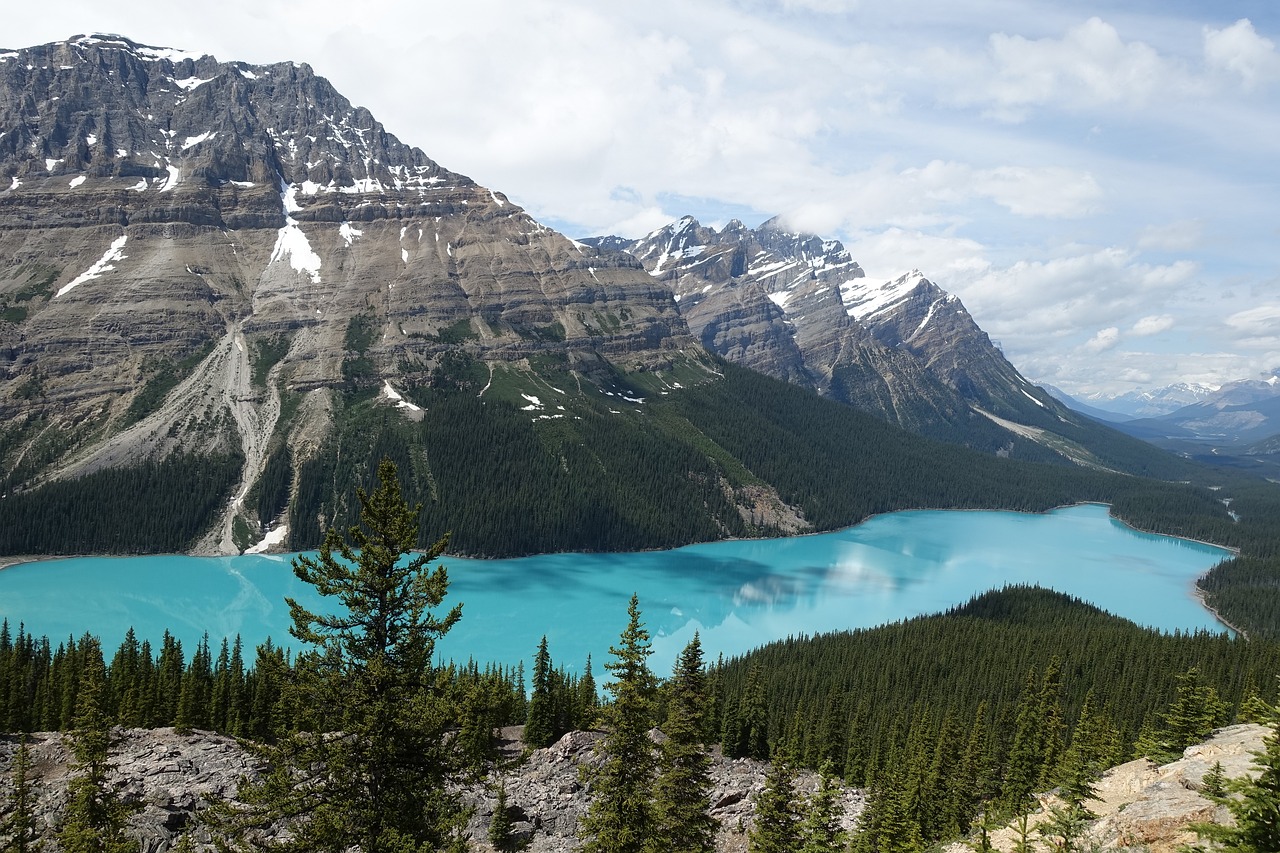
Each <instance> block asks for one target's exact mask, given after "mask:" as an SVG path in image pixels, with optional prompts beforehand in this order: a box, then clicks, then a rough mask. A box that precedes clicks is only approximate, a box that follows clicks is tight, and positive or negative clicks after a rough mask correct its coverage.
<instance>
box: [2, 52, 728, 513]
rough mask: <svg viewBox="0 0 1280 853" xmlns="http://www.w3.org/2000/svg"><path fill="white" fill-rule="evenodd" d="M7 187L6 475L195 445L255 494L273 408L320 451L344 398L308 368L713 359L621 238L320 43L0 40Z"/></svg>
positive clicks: (344, 382)
mask: <svg viewBox="0 0 1280 853" xmlns="http://www.w3.org/2000/svg"><path fill="white" fill-rule="evenodd" d="M0 186H2V187H3V189H0V258H3V260H0V317H2V318H3V321H2V322H0V422H3V423H4V424H5V426H4V428H3V436H2V437H0V458H4V461H5V465H4V468H3V469H2V474H0V492H2V491H8V490H12V489H22V488H29V487H31V486H32V485H35V484H37V483H39V482H44V481H46V480H48V479H50V478H51V477H69V476H78V475H83V474H87V473H92V472H94V471H98V470H102V469H105V468H111V467H115V466H118V465H120V464H122V463H126V462H131V461H137V460H139V459H148V458H157V457H164V456H166V455H168V454H170V453H171V452H173V451H174V450H176V449H197V450H199V451H200V452H203V453H209V452H218V451H222V452H227V453H232V454H241V455H243V457H244V460H243V462H244V464H243V471H242V475H241V476H240V477H239V485H238V487H237V494H238V495H239V496H241V497H244V496H245V495H246V494H247V492H248V490H249V489H250V487H251V485H252V484H253V483H254V482H255V481H256V480H257V479H258V476H259V475H260V473H261V471H262V467H263V465H264V464H265V460H266V457H267V455H268V453H269V451H270V446H271V443H272V439H273V436H275V435H276V433H277V432H278V429H277V427H278V426H280V427H281V428H283V427H284V426H285V425H284V424H280V423H278V422H279V421H280V418H281V410H282V408H284V409H289V408H291V407H292V408H293V409H294V411H293V412H286V415H288V417H289V418H291V422H290V424H288V428H289V430H290V435H289V436H288V441H289V443H290V444H291V445H295V446H296V448H297V449H298V450H301V451H302V452H303V454H304V455H306V454H309V453H314V451H315V449H316V448H317V446H318V444H319V442H320V440H321V439H322V437H323V436H324V435H327V434H328V433H329V432H330V431H331V428H332V423H333V421H334V407H333V400H332V398H331V396H330V395H327V394H319V395H317V394H313V393H312V392H314V391H317V390H320V389H335V388H339V387H344V388H345V387H364V388H373V389H377V388H379V387H382V388H383V391H384V393H383V396H384V397H385V398H387V399H388V400H391V401H393V402H396V401H399V402H403V401H401V400H399V397H398V395H399V394H400V391H397V390H396V388H397V387H399V388H400V389H401V390H405V389H406V388H407V387H408V386H413V385H418V384H427V383H429V382H430V381H431V380H432V378H433V377H436V378H437V379H439V377H441V376H442V375H446V374H448V373H449V371H451V370H456V369H457V368H458V364H459V359H466V360H468V363H478V364H482V365H487V367H486V368H485V370H486V372H487V373H488V375H489V378H490V379H492V380H493V384H494V385H495V386H496V385H498V384H500V383H499V382H498V380H499V379H500V378H501V374H502V373H503V372H504V369H506V368H510V369H511V370H513V371H515V372H520V371H521V370H523V369H526V368H527V366H528V365H529V364H530V363H531V362H532V361H536V360H538V359H548V358H549V359H553V360H558V361H560V362H563V364H564V365H565V366H566V367H567V368H568V369H569V370H571V371H572V372H573V373H574V374H575V375H577V376H581V377H584V378H585V379H586V380H587V381H598V382H601V383H604V384H605V385H607V384H608V383H610V382H612V377H613V375H614V373H615V372H616V371H623V372H626V371H664V370H670V369H672V368H673V367H675V366H677V365H691V370H692V371H693V374H694V375H702V376H704V377H705V376H709V375H711V374H710V373H708V372H707V370H705V369H703V368H700V367H699V366H698V365H700V364H703V363H705V362H707V361H708V359H707V356H706V354H705V353H704V352H703V351H702V350H701V348H700V347H698V346H697V344H696V342H695V341H694V339H693V338H692V337H691V336H690V335H689V333H688V330H687V327H686V325H685V323H684V321H683V320H682V319H681V318H680V317H679V314H678V312H677V311H676V307H675V303H674V301H673V299H672V296H671V293H670V292H669V291H668V290H666V289H665V288H663V287H662V286H661V285H660V284H659V283H657V282H655V281H653V279H652V278H651V277H649V276H648V275H646V274H645V273H644V271H643V270H642V269H641V268H640V266H639V264H638V263H636V262H635V261H634V260H632V259H631V258H630V257H629V256H626V255H620V254H616V253H600V252H597V251H595V250H593V249H589V248H588V247H585V246H583V245H581V244H575V243H573V242H572V241H570V240H568V239H566V238H565V237H563V236H562V235H560V234H558V233H556V232H554V231H552V230H550V229H548V228H545V227H544V226H542V225H541V224H539V223H538V222H536V221H535V220H533V219H532V218H531V217H529V216H528V215H527V214H526V213H525V212H524V211H523V210H521V209H520V208H519V207H517V206H516V205H514V204H512V203H511V202H510V201H509V200H508V199H507V198H506V197H505V196H503V195H501V194H500V193H497V192H494V191H491V190H489V189H487V188H485V187H482V186H480V185H478V184H476V183H475V182H474V181H472V180H471V179H469V178H467V177H465V176H462V175H459V174H456V173H454V172H451V171H449V170H447V169H445V168H443V167H442V166H440V165H439V164H437V163H435V162H434V161H432V160H431V159H430V158H428V157H427V156H426V155H425V154H424V153H423V152H422V151H420V150H418V149H416V148H411V147H409V146H407V145H404V144H403V143H401V142H400V141H399V140H397V139H396V138H395V137H394V136H392V135H391V134H389V133H388V132H387V131H386V130H385V129H384V128H383V126H382V125H381V124H380V123H378V122H377V121H376V120H375V119H374V118H373V116H371V115H370V114H369V112H368V111H367V110H364V109H363V108H359V107H354V106H352V105H351V103H350V102H349V101H347V100H346V99H345V98H344V97H342V96H341V95H339V94H338V93H337V92H336V91H335V90H334V89H333V87H332V86H331V85H330V84H329V83H328V82H327V81H326V80H324V79H323V78H321V77H318V76H316V75H315V74H314V73H313V72H312V70H311V69H310V68H309V67H307V66H306V65H299V64H294V63H289V62H286V63H278V64H274V65H269V66H259V65H248V64H245V63H239V62H220V61H218V60H216V59H215V58H213V57H210V56H199V55H197V54H190V53H182V52H179V51H174V50H168V49H158V48H152V47H147V46H144V45H140V44H137V43H135V42H132V41H130V40H128V39H125V38H121V37H118V36H85V37H78V38H73V39H70V40H68V41H65V42H59V43H54V44H48V45H43V46H40V47H33V48H28V49H24V50H17V51H9V52H5V53H0ZM282 393H283V394H284V395H285V396H287V397H290V399H288V400H285V401H283V402H282V399H281V394H282ZM291 395H300V399H299V400H293V399H292V396H291ZM504 395H505V396H507V397H509V398H514V400H516V401H520V400H521V398H520V395H519V393H517V392H515V391H513V390H512V389H510V388H504V389H501V391H500V390H499V389H497V388H495V389H494V391H493V396H494V397H500V396H504ZM404 410H405V411H408V412H410V413H412V412H413V409H412V407H411V406H409V405H408V404H406V406H405V407H404ZM277 440H278V439H277ZM228 530H229V528H228Z"/></svg>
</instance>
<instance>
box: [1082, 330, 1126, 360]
mask: <svg viewBox="0 0 1280 853" xmlns="http://www.w3.org/2000/svg"><path fill="white" fill-rule="evenodd" d="M1118 343H1120V330H1119V329H1117V328H1116V327H1115V326H1108V327H1107V328H1105V329H1099V330H1098V333H1097V334H1096V335H1094V336H1093V337H1092V338H1090V339H1089V340H1088V341H1087V342H1086V343H1085V345H1084V347H1083V349H1084V351H1085V352H1088V353H1093V354H1097V353H1100V352H1106V351H1107V350H1109V349H1111V348H1112V347H1114V346H1115V345H1116V344H1118Z"/></svg>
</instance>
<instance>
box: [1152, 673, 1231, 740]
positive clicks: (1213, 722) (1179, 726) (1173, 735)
mask: <svg viewBox="0 0 1280 853" xmlns="http://www.w3.org/2000/svg"><path fill="white" fill-rule="evenodd" d="M1177 681H1178V689H1177V695H1176V696H1175V697H1174V700H1173V702H1172V703H1171V704H1170V705H1169V710H1168V711H1166V712H1165V714H1164V728H1165V735H1166V737H1167V738H1168V740H1169V744H1170V747H1171V748H1172V749H1173V751H1174V752H1175V753H1181V752H1182V750H1184V749H1186V748H1187V747H1189V746H1191V745H1192V744H1194V743H1199V742H1200V741H1202V740H1204V739H1205V738H1207V737H1208V736H1209V735H1210V734H1212V733H1213V730H1214V729H1215V728H1216V727H1217V726H1218V725H1219V724H1220V723H1221V721H1222V720H1223V718H1224V717H1225V715H1226V709H1225V708H1224V706H1223V704H1222V702H1221V700H1219V699H1218V691H1217V690H1214V689H1213V687H1211V686H1209V685H1205V684H1201V683H1200V670H1199V669H1198V668H1195V667H1192V668H1191V669H1189V670H1187V671H1186V672H1184V673H1182V674H1181V675H1179V676H1177Z"/></svg>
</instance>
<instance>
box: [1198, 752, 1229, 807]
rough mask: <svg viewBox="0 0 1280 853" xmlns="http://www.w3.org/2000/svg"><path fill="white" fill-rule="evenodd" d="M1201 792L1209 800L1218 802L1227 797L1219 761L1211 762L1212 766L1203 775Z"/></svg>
mask: <svg viewBox="0 0 1280 853" xmlns="http://www.w3.org/2000/svg"><path fill="white" fill-rule="evenodd" d="M1201 792H1202V793H1203V794H1204V795H1205V796H1206V797H1208V798H1209V799H1211V800H1220V799H1222V798H1223V797H1225V796H1226V795H1227V778H1226V775H1225V774H1224V773H1223V772H1222V762H1221V761H1215V762H1213V766H1212V767H1210V768H1209V771H1208V772H1207V773H1205V774H1204V777H1203V778H1202V779H1201Z"/></svg>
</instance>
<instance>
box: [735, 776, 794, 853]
mask: <svg viewBox="0 0 1280 853" xmlns="http://www.w3.org/2000/svg"><path fill="white" fill-rule="evenodd" d="M795 783H796V771H795V768H794V767H793V766H792V764H791V762H790V760H788V759H787V758H786V757H782V756H779V757H778V758H776V759H775V760H774V761H773V763H772V764H771V765H770V766H769V772H768V773H767V774H766V775H765V779H764V790H763V791H761V792H760V796H759V797H758V798H757V799H756V823H755V826H754V827H752V829H751V834H750V835H749V836H748V837H747V850H748V851H750V853H795V851H796V850H799V849H800V842H801V838H800V810H799V804H798V803H797V800H796V788H795Z"/></svg>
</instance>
